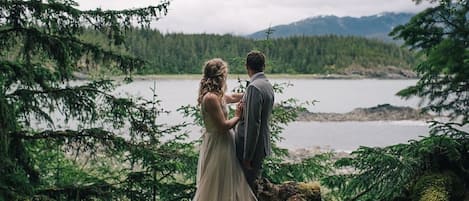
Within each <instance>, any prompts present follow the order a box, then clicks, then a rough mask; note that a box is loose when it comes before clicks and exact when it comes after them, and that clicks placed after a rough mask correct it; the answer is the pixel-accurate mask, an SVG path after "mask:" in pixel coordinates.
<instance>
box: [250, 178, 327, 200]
mask: <svg viewBox="0 0 469 201" xmlns="http://www.w3.org/2000/svg"><path fill="white" fill-rule="evenodd" d="M258 189H259V191H258V198H259V201H321V187H320V185H319V183H317V182H307V183H305V182H299V183H297V182H285V183H283V184H273V183H270V182H269V181H268V180H266V179H261V180H258Z"/></svg>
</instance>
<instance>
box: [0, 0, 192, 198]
mask: <svg viewBox="0 0 469 201" xmlns="http://www.w3.org/2000/svg"><path fill="white" fill-rule="evenodd" d="M168 5H169V2H167V1H162V2H161V3H160V4H159V5H157V6H150V7H146V8H139V9H131V10H122V11H104V10H101V9H96V10H90V11H81V10H78V9H76V8H75V6H76V3H75V2H74V1H71V0H60V1H55V0H50V1H39V0H33V1H17V0H14V1H8V0H7V1H1V2H0V45H1V46H2V50H1V51H0V71H1V72H2V73H1V75H0V114H1V116H2V118H1V119H0V161H1V163H0V200H8V201H14V200H118V199H120V200H123V199H124V200H152V199H153V200H156V199H159V200H171V199H176V200H183V199H186V200H188V199H189V198H190V197H191V196H192V191H191V190H190V189H193V187H192V186H193V178H194V175H195V167H194V165H193V164H195V163H196V162H195V160H196V155H195V153H194V151H193V145H192V144H191V143H186V142H184V139H185V137H186V134H185V132H184V131H183V130H182V129H184V128H185V126H186V124H179V125H165V124H159V123H158V122H159V119H160V118H161V116H162V115H164V114H165V113H166V112H165V111H164V110H163V109H161V108H160V107H159V101H158V100H157V96H156V94H155V93H156V91H154V90H153V91H152V92H153V93H154V94H155V95H154V98H153V99H152V100H144V99H141V98H132V97H130V98H123V97H118V96H115V95H112V90H113V89H114V83H113V82H111V81H108V80H97V81H86V82H85V81H82V82H75V81H73V79H74V75H73V72H76V71H81V68H82V67H84V68H90V67H93V66H96V65H102V66H107V68H117V69H119V70H120V71H121V72H122V73H123V74H126V75H127V76H128V78H130V73H131V72H132V71H135V69H139V68H141V67H142V66H143V65H144V62H143V60H141V59H137V58H134V57H132V56H129V54H123V52H122V51H120V52H119V50H120V48H122V46H121V45H122V44H123V42H124V39H125V37H124V35H123V34H124V33H125V32H126V31H127V30H130V29H131V22H134V21H138V22H139V24H141V26H142V28H145V27H148V25H149V22H150V21H151V20H154V19H158V18H159V17H161V16H162V15H164V14H166V11H167V7H168ZM85 29H86V30H88V31H89V30H94V31H95V32H96V33H100V34H102V36H103V37H102V38H101V39H102V41H101V42H100V43H95V42H96V41H89V40H86V38H84V37H83V36H82V34H83V31H84V30H85ZM83 60H85V61H86V62H83ZM163 137H164V138H165V139H167V140H162V139H163ZM186 162H187V163H186ZM191 170H192V171H191ZM181 189H184V190H181Z"/></svg>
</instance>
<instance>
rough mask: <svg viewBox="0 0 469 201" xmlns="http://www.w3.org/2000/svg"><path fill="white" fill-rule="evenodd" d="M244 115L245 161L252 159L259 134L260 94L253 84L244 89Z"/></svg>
mask: <svg viewBox="0 0 469 201" xmlns="http://www.w3.org/2000/svg"><path fill="white" fill-rule="evenodd" d="M245 109H246V115H245V118H246V119H245V130H244V132H245V135H244V136H245V138H244V156H243V159H244V160H245V161H252V159H253V158H254V155H255V151H256V145H257V141H258V140H259V135H260V126H261V109H262V96H261V93H260V92H259V89H257V88H256V87H254V86H252V85H251V86H249V87H248V88H247V89H246V108H245Z"/></svg>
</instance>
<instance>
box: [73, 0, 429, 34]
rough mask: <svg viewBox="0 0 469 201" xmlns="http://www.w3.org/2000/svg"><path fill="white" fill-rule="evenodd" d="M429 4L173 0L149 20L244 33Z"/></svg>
mask: <svg viewBox="0 0 469 201" xmlns="http://www.w3.org/2000/svg"><path fill="white" fill-rule="evenodd" d="M76 1H77V2H78V3H79V7H78V8H80V9H83V10H88V9H95V8H101V9H129V8H139V7H144V6H149V5H157V4H158V3H159V2H160V1H159V0H76ZM428 6H430V4H428V3H422V4H420V5H415V3H414V2H413V1H411V0H172V1H171V3H170V5H169V10H168V15H166V16H164V17H163V18H161V19H160V20H158V21H155V22H153V23H152V24H151V26H152V27H153V28H156V29H158V30H160V31H161V32H163V33H175V32H177V33H215V34H234V35H245V34H250V33H253V32H256V31H260V30H263V29H266V28H267V27H269V26H276V25H281V24H289V23H292V22H295V21H298V20H302V19H305V18H308V17H315V16H319V15H336V16H340V17H342V16H352V17H360V16H367V15H374V14H379V13H383V12H412V13H415V12H419V11H421V10H423V9H425V8H426V7H428Z"/></svg>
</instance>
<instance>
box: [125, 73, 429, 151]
mask: <svg viewBox="0 0 469 201" xmlns="http://www.w3.org/2000/svg"><path fill="white" fill-rule="evenodd" d="M271 81H272V82H274V83H283V82H289V83H291V84H293V86H292V87H289V88H286V89H285V91H284V94H281V95H279V94H278V95H277V96H276V101H280V100H285V99H288V98H296V99H299V100H300V101H310V100H316V101H319V102H317V103H316V104H315V105H311V106H309V107H308V110H310V111H313V112H340V113H342V112H348V111H351V110H353V109H354V108H357V107H372V106H376V105H378V104H383V103H389V104H392V105H398V106H411V107H418V100H417V99H411V100H403V99H400V98H399V97H397V96H395V94H396V93H397V92H398V91H399V90H400V89H403V88H405V87H407V86H410V85H413V84H415V83H416V81H417V80H373V79H369V80H312V79H292V80H284V79H273V80H271ZM228 85H229V89H232V88H233V87H235V86H237V82H236V80H229V82H228ZM154 86H156V92H157V95H158V98H159V99H160V100H162V103H161V106H162V107H163V108H165V109H166V110H170V111H172V113H171V114H170V115H168V116H163V117H162V119H161V121H162V122H165V123H169V124H173V123H175V122H182V121H187V122H190V121H191V119H184V118H183V117H182V115H181V114H179V113H177V112H176V111H175V110H176V109H177V108H179V107H180V106H182V105H189V104H190V105H195V104H196V97H197V90H198V80H168V79H162V80H141V81H135V82H133V83H131V84H128V85H123V86H121V87H119V88H118V89H117V93H119V94H122V95H125V96H127V95H132V96H142V97H145V98H148V99H150V98H151V97H152V91H151V88H153V87H154ZM427 132H428V128H427V125H426V123H425V122H423V121H391V122H389V121H388V122H385V121H377V122H294V123H292V124H290V125H289V126H288V127H287V128H286V129H285V132H284V134H283V137H284V138H285V140H284V141H282V142H281V143H280V145H281V146H282V147H286V148H310V147H318V146H319V147H322V148H327V149H334V150H342V151H350V150H354V149H356V148H358V147H359V146H360V145H365V146H387V145H392V144H396V143H405V142H407V141H408V140H410V139H417V138H419V136H423V135H426V133H427ZM199 135H200V133H199V129H198V128H193V129H191V134H190V138H191V139H197V138H198V137H199Z"/></svg>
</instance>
